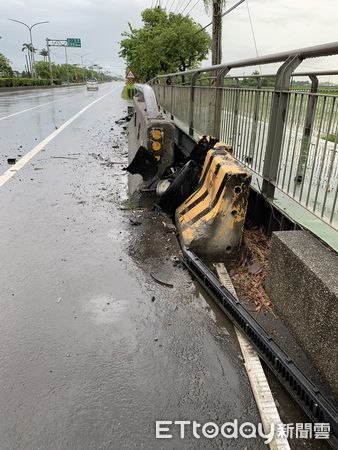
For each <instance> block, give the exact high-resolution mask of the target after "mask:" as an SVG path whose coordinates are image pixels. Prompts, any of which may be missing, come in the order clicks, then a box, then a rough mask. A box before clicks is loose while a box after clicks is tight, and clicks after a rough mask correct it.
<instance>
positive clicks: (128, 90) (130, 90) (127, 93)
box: [121, 83, 134, 100]
mask: <svg viewBox="0 0 338 450" xmlns="http://www.w3.org/2000/svg"><path fill="white" fill-rule="evenodd" d="M133 95H134V87H133V86H132V85H130V84H128V83H126V84H125V86H124V88H123V89H122V92H121V97H122V98H123V99H124V100H129V99H132V98H133Z"/></svg>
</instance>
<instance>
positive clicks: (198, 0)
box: [187, 0, 201, 16]
mask: <svg viewBox="0 0 338 450" xmlns="http://www.w3.org/2000/svg"><path fill="white" fill-rule="evenodd" d="M200 1H201V0H197V2H196V3H195V4H194V5H193V6H192V7H191V8H190V9H189V11H188V12H187V16H189V14H190V13H191V11H192V10H193V9H194V8H195V6H197V4H198V3H199V2H200Z"/></svg>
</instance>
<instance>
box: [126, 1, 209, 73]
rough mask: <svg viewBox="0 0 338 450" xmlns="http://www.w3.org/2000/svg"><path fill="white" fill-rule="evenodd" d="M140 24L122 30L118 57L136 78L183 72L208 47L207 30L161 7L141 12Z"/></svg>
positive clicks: (194, 65) (204, 52)
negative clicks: (137, 26) (202, 29)
mask: <svg viewBox="0 0 338 450" xmlns="http://www.w3.org/2000/svg"><path fill="white" fill-rule="evenodd" d="M141 17H142V21H143V24H144V25H143V27H142V28H139V29H136V28H133V27H132V26H131V24H129V31H128V32H124V33H122V36H123V37H124V39H123V40H122V41H121V42H120V48H121V50H120V56H122V57H123V58H124V59H125V61H126V63H127V65H128V67H129V68H130V69H131V70H132V71H133V72H134V74H135V76H136V77H137V79H139V80H141V81H147V80H149V79H151V78H153V77H155V76H156V75H158V74H163V73H170V72H177V71H182V72H183V71H185V70H188V69H192V68H194V67H197V65H198V64H199V63H200V62H201V61H203V60H204V59H205V57H206V56H207V54H208V50H209V49H210V45H211V39H210V36H209V35H208V33H207V32H205V31H200V26H199V25H198V24H197V23H196V22H194V21H193V20H192V19H191V18H190V17H187V16H183V15H182V14H174V13H169V14H167V13H166V12H165V11H164V10H163V9H161V8H154V9H145V10H144V11H142V13H141Z"/></svg>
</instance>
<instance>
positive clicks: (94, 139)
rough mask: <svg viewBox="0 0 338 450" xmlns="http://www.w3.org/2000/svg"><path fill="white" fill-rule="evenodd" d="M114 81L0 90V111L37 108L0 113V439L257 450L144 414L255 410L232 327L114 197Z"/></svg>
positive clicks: (120, 185) (221, 414) (117, 107)
mask: <svg viewBox="0 0 338 450" xmlns="http://www.w3.org/2000/svg"><path fill="white" fill-rule="evenodd" d="M122 86H123V85H122V84H121V83H112V84H107V85H104V86H101V88H100V90H99V92H98V93H96V92H90V93H87V92H86V90H85V89H84V88H83V87H81V88H76V89H69V90H67V89H65V90H64V89H57V90H55V91H53V92H50V91H48V93H47V92H46V93H44V92H43V93H41V94H40V93H39V94H38V93H36V97H34V94H35V93H34V94H33V93H32V92H29V93H23V94H20V95H18V96H16V95H13V94H9V95H8V96H7V95H4V94H2V95H1V96H0V102H1V103H2V102H3V100H5V102H6V104H7V107H5V106H4V103H2V110H1V116H2V117H4V116H6V115H10V114H15V113H16V112H19V111H21V110H24V109H28V108H29V107H34V106H38V105H39V104H41V103H46V102H48V101H51V102H52V103H49V104H47V105H44V106H41V107H40V108H35V109H31V110H30V111H27V112H25V113H22V114H18V115H15V116H12V117H10V118H8V119H4V120H2V121H0V135H1V140H0V162H1V165H0V179H1V176H4V174H5V173H8V170H10V171H11V170H14V172H13V176H12V177H10V178H8V179H6V180H4V179H3V180H4V181H3V184H2V186H1V187H0V236H1V237H0V255H1V258H0V273H1V281H0V292H1V296H0V327H1V339H0V417H1V420H0V436H1V443H0V448H1V450H9V449H13V450H14V449H16V450H17V449H25V450H30V449H38V448H39V449H44V450H59V449H60V450H61V449H62V450H64V449H72V450H77V449H78V450H87V449H88V450H89V449H128V450H129V449H134V448H135V449H140V448H145V449H156V450H157V449H159V448H165V449H172V448H184V449H199V448H220V447H224V448H245V447H248V448H250V449H255V448H263V447H264V445H263V444H262V441H261V440H259V439H258V440H250V441H248V440H245V439H243V438H239V439H237V440H236V442H234V441H231V440H224V439H223V440H222V439H221V438H217V439H206V438H201V439H199V440H197V439H195V438H194V437H193V436H192V435H191V433H188V436H187V438H186V439H185V440H184V441H182V440H180V439H179V437H178V431H177V430H176V431H175V432H174V440H167V439H166V440H163V441H160V442H159V441H156V440H155V437H154V435H155V420H181V419H187V420H197V421H199V422H200V423H205V422H207V421H215V422H217V423H219V424H222V423H223V422H225V421H230V420H234V419H238V420H239V422H240V423H241V422H245V421H250V422H253V423H258V422H259V416H258V412H257V408H256V405H255V402H254V400H253V396H252V393H251V390H250V386H249V382H248V379H247V376H246V373H245V370H244V366H243V363H242V360H241V358H240V350H239V346H238V344H237V342H236V339H235V338H234V333H233V329H232V326H231V324H229V323H228V322H227V321H226V319H225V318H224V317H223V315H222V314H220V312H219V311H218V309H217V308H216V307H215V306H214V305H213V304H212V303H209V302H208V299H207V298H206V297H205V295H204V294H203V292H201V291H200V289H198V287H197V286H196V285H195V284H194V283H193V282H192V280H191V278H190V276H189V274H188V273H187V272H186V271H185V270H183V269H182V268H181V267H180V266H174V265H173V263H172V261H171V257H172V256H177V254H178V252H179V249H178V244H177V240H176V237H175V235H174V234H172V233H169V234H168V232H167V230H165V228H164V227H163V225H162V221H163V218H162V217H158V216H157V215H156V214H155V213H153V212H151V211H148V212H147V211H144V210H139V209H138V208H137V207H135V206H132V205H130V203H129V202H128V201H127V193H126V190H127V176H126V174H125V172H123V171H122V170H121V168H122V167H123V165H124V164H125V163H126V162H127V145H126V135H125V131H124V129H123V128H122V127H121V126H117V125H116V124H115V120H116V119H118V118H119V117H121V116H123V115H125V113H126V102H125V101H123V100H122V99H121V98H120V92H121V89H122ZM101 97H102V98H101ZM96 100H97V101H96ZM39 102H41V103H39ZM93 102H95V103H93ZM89 105H91V106H89ZM84 108H87V109H84ZM74 117H75V118H74ZM73 119H74V120H73ZM70 120H73V121H71V122H69V121H70ZM67 121H68V122H67ZM65 123H66V124H67V123H68V125H67V126H66V127H64V128H63V126H64V125H63V124H65ZM57 130H58V131H59V132H58V134H56V135H55V136H54V135H53V133H54V132H55V131H57ZM51 134H52V139H50V140H49V142H48V143H46V144H45V145H43V146H41V145H40V144H41V142H43V140H45V139H46V138H48V136H51ZM20 145H21V146H22V147H20ZM39 146H40V147H41V148H40V147H39ZM34 148H38V151H37V152H36V154H34V155H33V156H32V157H31V159H28V160H27V161H26V162H25V164H23V165H21V166H20V161H25V158H27V157H28V156H29V155H31V154H32V153H31V152H32V150H33V149H34ZM19 152H20V153H19ZM19 155H21V157H20V156H19ZM7 156H10V157H17V158H18V163H17V165H16V166H12V167H9V166H8V164H7ZM109 161H113V163H112V164H109ZM18 168H19V170H17V169H18ZM130 219H133V220H134V221H135V220H137V221H140V222H141V225H139V226H133V225H132V223H131V222H130ZM150 273H153V274H155V275H157V276H158V278H160V279H166V280H167V281H168V282H170V283H172V284H173V288H168V287H166V286H162V285H159V284H157V283H156V282H155V281H154V279H153V278H151V276H150Z"/></svg>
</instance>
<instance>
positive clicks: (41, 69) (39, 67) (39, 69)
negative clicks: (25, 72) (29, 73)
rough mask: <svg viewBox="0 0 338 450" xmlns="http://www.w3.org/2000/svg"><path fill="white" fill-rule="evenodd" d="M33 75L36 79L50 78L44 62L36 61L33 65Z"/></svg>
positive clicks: (46, 64) (46, 63) (47, 67)
mask: <svg viewBox="0 0 338 450" xmlns="http://www.w3.org/2000/svg"><path fill="white" fill-rule="evenodd" d="M53 69H54V64H53V67H52V71H53V74H54V70H53ZM35 73H36V75H37V77H38V78H43V79H45V80H47V79H48V78H49V77H50V73H49V64H48V62H46V61H38V62H36V63H35Z"/></svg>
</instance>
